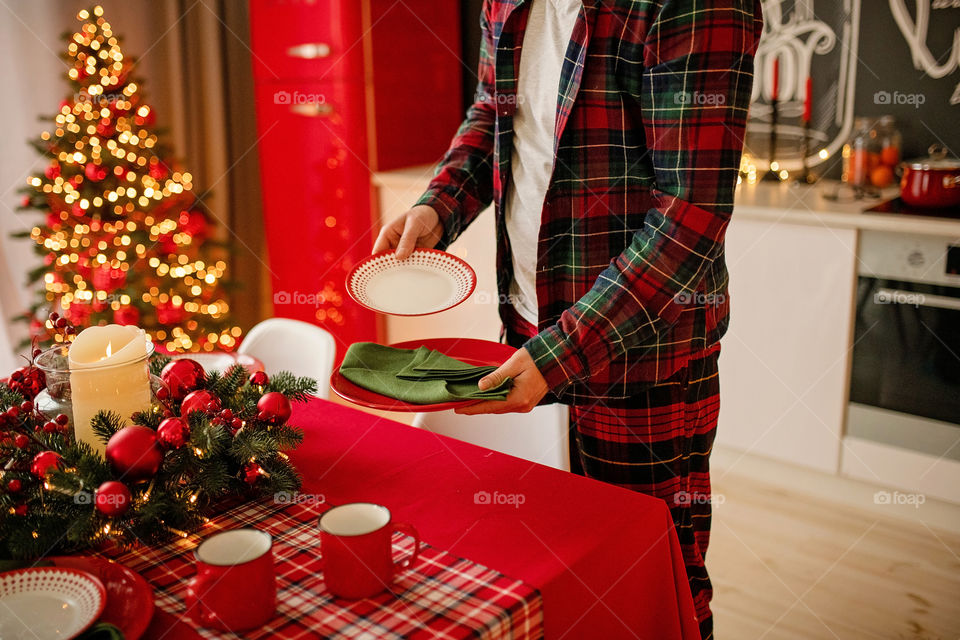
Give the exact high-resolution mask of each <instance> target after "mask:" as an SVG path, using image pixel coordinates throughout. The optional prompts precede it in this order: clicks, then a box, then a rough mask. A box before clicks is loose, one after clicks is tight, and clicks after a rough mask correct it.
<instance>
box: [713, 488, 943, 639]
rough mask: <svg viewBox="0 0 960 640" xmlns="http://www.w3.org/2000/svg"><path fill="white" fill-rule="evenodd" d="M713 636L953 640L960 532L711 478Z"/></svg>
mask: <svg viewBox="0 0 960 640" xmlns="http://www.w3.org/2000/svg"><path fill="white" fill-rule="evenodd" d="M714 495H715V498H714V520H713V531H712V536H711V541H710V548H709V551H708V554H707V568H708V570H709V571H710V575H711V577H712V579H713V585H714V601H713V602H714V604H713V607H714V614H715V620H716V637H717V638H719V639H720V640H727V639H729V640H746V639H751V638H768V639H770V640H773V639H778V638H804V639H808V638H842V639H843V640H846V639H847V638H904V639H906V638H911V639H917V640H933V639H936V638H940V639H944V640H947V639H949V640H956V639H957V638H960V534H958V533H956V530H954V531H953V532H950V531H947V530H945V529H938V528H936V527H931V526H929V523H927V522H926V521H925V520H923V519H922V518H923V517H922V516H920V515H918V516H916V517H914V518H910V517H902V516H888V515H885V514H884V513H882V512H881V510H880V509H877V508H875V507H874V506H873V505H869V508H866V507H865V508H863V509H857V508H855V507H851V505H849V504H848V503H845V502H837V501H835V500H834V499H832V498H831V496H828V495H822V496H817V495H810V494H809V493H803V492H796V491H790V490H788V489H784V488H783V487H778V486H775V485H773V484H768V483H765V482H764V481H763V480H762V479H759V478H755V477H748V476H745V475H740V474H737V473H735V472H733V471H731V472H728V473H725V474H724V473H721V474H717V473H715V474H714Z"/></svg>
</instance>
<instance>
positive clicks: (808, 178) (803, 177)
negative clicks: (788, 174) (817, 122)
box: [794, 120, 817, 185]
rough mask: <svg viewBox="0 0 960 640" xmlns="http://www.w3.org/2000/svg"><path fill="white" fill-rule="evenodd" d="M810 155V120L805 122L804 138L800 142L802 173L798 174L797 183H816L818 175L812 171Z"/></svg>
mask: <svg viewBox="0 0 960 640" xmlns="http://www.w3.org/2000/svg"><path fill="white" fill-rule="evenodd" d="M809 155H810V122H809V121H808V120H804V122H803V140H802V141H801V143H800V162H801V165H800V167H801V168H800V173H799V174H798V175H797V176H796V180H795V181H794V182H795V184H804V185H812V184H816V182H817V176H815V175H813V174H812V173H810V163H809V162H808V160H807V156H809Z"/></svg>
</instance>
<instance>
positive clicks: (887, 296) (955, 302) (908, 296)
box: [873, 287, 960, 311]
mask: <svg viewBox="0 0 960 640" xmlns="http://www.w3.org/2000/svg"><path fill="white" fill-rule="evenodd" d="M873 301H874V302H875V303H877V304H905V305H909V306H911V307H936V308H937V309H948V310H950V311H960V298H951V297H949V296H938V295H936V294H932V293H919V292H917V291H905V290H904V289H886V288H883V287H881V288H879V289H877V291H876V292H875V293H874V294H873Z"/></svg>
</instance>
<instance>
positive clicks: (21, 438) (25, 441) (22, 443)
mask: <svg viewBox="0 0 960 640" xmlns="http://www.w3.org/2000/svg"><path fill="white" fill-rule="evenodd" d="M13 444H14V446H16V447H17V449H26V448H27V447H28V446H30V438H28V437H27V436H25V435H23V434H22V433H18V434H17V435H16V436H15V437H14V439H13Z"/></svg>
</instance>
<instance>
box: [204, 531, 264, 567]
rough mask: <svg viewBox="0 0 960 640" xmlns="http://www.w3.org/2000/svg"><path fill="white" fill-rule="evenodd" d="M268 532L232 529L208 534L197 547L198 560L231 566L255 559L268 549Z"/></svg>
mask: <svg viewBox="0 0 960 640" xmlns="http://www.w3.org/2000/svg"><path fill="white" fill-rule="evenodd" d="M271 542H272V541H271V539H270V534H268V533H264V532H263V531H257V530H256V529H234V530H233V531H224V532H222V533H218V534H215V535H212V536H210V537H209V538H207V539H206V540H204V541H203V542H202V543H201V544H200V546H199V547H197V551H196V554H197V559H198V560H200V562H205V563H207V564H213V565H218V566H227V567H229V566H233V565H238V564H243V563H245V562H250V561H251V560H256V559H257V558H259V557H260V556H262V555H263V554H265V553H267V552H268V551H270V545H271Z"/></svg>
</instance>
